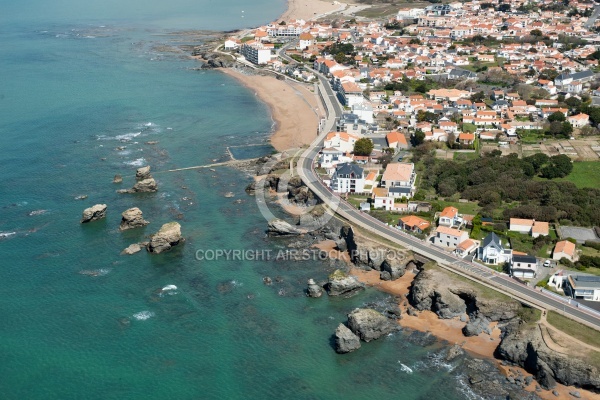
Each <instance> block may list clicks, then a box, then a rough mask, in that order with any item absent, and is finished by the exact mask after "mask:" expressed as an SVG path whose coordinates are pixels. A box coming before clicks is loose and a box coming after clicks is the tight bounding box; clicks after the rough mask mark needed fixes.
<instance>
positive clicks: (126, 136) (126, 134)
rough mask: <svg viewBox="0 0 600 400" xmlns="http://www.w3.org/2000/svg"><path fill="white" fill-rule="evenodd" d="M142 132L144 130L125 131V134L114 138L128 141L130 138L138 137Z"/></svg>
mask: <svg viewBox="0 0 600 400" xmlns="http://www.w3.org/2000/svg"><path fill="white" fill-rule="evenodd" d="M141 134H142V132H132V133H125V134H123V135H117V136H115V137H114V138H115V139H116V140H120V141H121V142H128V141H130V140H132V139H133V138H135V137H138V136H140V135H141Z"/></svg>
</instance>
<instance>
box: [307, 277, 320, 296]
mask: <svg viewBox="0 0 600 400" xmlns="http://www.w3.org/2000/svg"><path fill="white" fill-rule="evenodd" d="M306 293H307V295H308V297H321V296H322V295H323V288H322V287H321V286H319V285H317V284H316V283H315V281H314V280H313V279H309V280H308V289H306Z"/></svg>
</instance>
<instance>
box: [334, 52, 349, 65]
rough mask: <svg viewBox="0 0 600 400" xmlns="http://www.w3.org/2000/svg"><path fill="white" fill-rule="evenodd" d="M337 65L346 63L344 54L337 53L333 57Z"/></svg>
mask: <svg viewBox="0 0 600 400" xmlns="http://www.w3.org/2000/svg"><path fill="white" fill-rule="evenodd" d="M333 59H334V60H335V61H336V62H337V63H339V64H343V63H345V62H346V55H345V54H344V53H342V52H341V51H340V52H339V53H337V54H336V55H335V57H334V58H333Z"/></svg>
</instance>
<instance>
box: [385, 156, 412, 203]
mask: <svg viewBox="0 0 600 400" xmlns="http://www.w3.org/2000/svg"><path fill="white" fill-rule="evenodd" d="M416 178H417V174H416V173H415V165H414V164H413V163H389V164H388V165H387V167H386V168H385V172H384V173H383V177H382V178H381V186H383V187H384V188H387V189H388V191H389V193H390V194H391V195H392V196H394V197H413V196H414V194H415V179H416Z"/></svg>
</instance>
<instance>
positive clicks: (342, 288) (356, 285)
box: [326, 269, 365, 297]
mask: <svg viewBox="0 0 600 400" xmlns="http://www.w3.org/2000/svg"><path fill="white" fill-rule="evenodd" d="M326 289H327V293H328V294H329V295H330V296H345V297H350V296H353V295H355V294H356V293H358V292H359V291H361V290H364V289H365V285H363V284H362V283H361V282H359V281H358V279H356V277H354V276H350V275H348V274H346V273H345V272H344V271H342V270H340V269H336V270H335V271H334V272H333V273H332V274H331V275H329V281H328V283H327V285H326Z"/></svg>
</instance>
